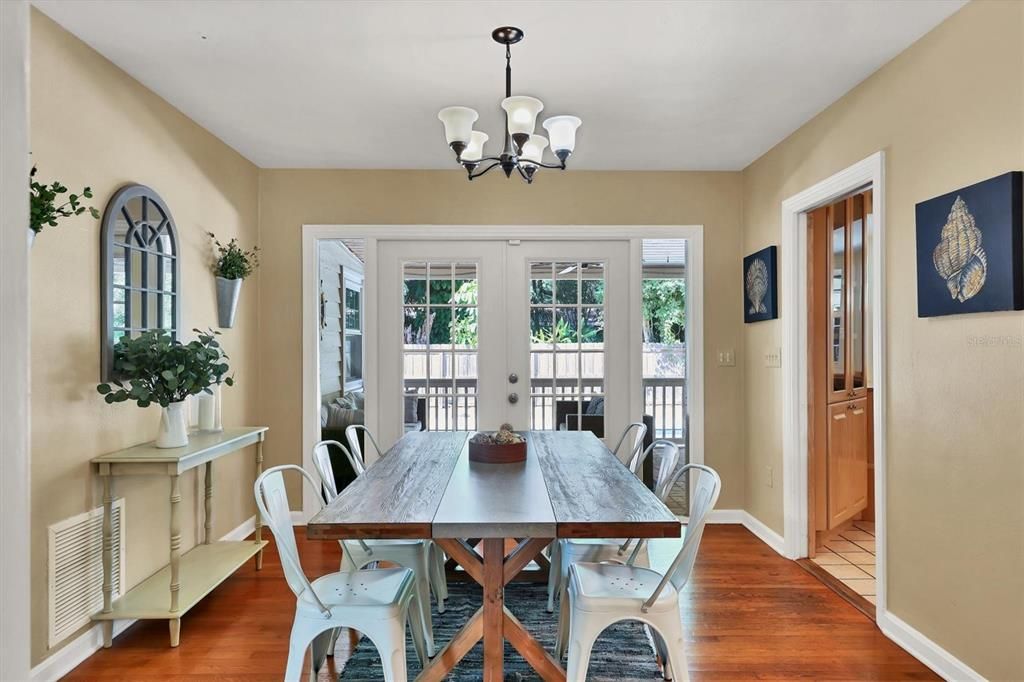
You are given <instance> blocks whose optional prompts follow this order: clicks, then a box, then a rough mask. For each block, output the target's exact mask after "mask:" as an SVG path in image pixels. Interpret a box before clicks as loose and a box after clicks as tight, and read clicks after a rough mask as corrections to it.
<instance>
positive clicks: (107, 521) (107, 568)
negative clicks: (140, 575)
mask: <svg viewBox="0 0 1024 682" xmlns="http://www.w3.org/2000/svg"><path fill="white" fill-rule="evenodd" d="M111 485H112V484H111V481H110V476H103V613H110V612H111V611H112V610H113V609H112V608H111V604H112V598H113V595H114V584H113V581H114V578H113V575H114V493H113V491H112V490H111ZM113 639H114V621H112V620H107V621H104V622H103V646H104V648H107V649H109V648H110V645H111V643H112V642H113Z"/></svg>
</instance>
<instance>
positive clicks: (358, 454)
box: [345, 424, 384, 475]
mask: <svg viewBox="0 0 1024 682" xmlns="http://www.w3.org/2000/svg"><path fill="white" fill-rule="evenodd" d="M360 431H362V432H363V437H364V438H367V439H369V441H370V443H371V444H372V445H373V448H374V449H375V450H376V451H377V457H383V456H384V451H383V450H381V449H380V445H378V444H377V440H376V439H375V438H374V437H373V433H371V432H370V429H368V428H366V427H365V426H363V425H362V424H352V425H351V426H348V427H346V428H345V440H347V441H348V447H349V448H350V449H351V450H352V456H354V457H355V460H356V464H355V465H354V466H357V467H359V468H358V469H357V470H356V474H357V475H358V474H361V473H363V472H364V471H366V456H365V455H364V454H363V448H362V446H360V445H359V432H360Z"/></svg>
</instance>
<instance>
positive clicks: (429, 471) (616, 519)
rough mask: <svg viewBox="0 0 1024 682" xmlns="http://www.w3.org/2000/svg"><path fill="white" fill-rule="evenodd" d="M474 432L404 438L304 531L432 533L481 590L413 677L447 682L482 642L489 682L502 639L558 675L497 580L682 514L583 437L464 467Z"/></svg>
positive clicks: (318, 534) (673, 523)
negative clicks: (573, 548)
mask: <svg viewBox="0 0 1024 682" xmlns="http://www.w3.org/2000/svg"><path fill="white" fill-rule="evenodd" d="M471 435H472V432H466V431H433V432H428V431H421V432H413V433H408V434H406V435H405V436H404V437H402V439H401V440H399V441H398V442H397V443H395V445H394V446H393V447H392V448H391V449H390V450H388V452H387V453H385V454H384V456H383V457H381V459H380V460H379V461H377V462H376V463H374V464H373V465H372V466H371V467H369V468H368V469H367V470H366V472H365V473H364V474H363V475H362V476H359V477H358V478H357V479H356V480H355V481H354V482H353V483H352V484H350V485H349V486H348V487H347V488H345V490H344V491H343V492H342V493H341V494H340V495H339V496H338V497H337V498H335V500H334V501H333V502H331V503H330V504H329V505H328V506H327V507H325V508H324V509H323V510H322V511H320V513H318V514H317V515H316V516H315V517H313V519H312V520H310V521H309V523H308V525H307V526H306V533H307V536H308V537H309V538H311V539H318V540H342V539H355V538H362V539H370V538H379V539H388V538H392V539H400V538H402V539H408V538H423V539H432V540H434V541H435V542H436V543H437V544H438V545H439V546H440V547H441V548H442V549H443V550H444V551H445V552H446V553H447V554H448V556H449V557H450V558H451V559H453V560H454V561H455V562H456V563H457V564H458V565H459V566H461V568H462V569H463V570H464V571H465V573H466V574H468V575H469V576H470V577H471V578H472V579H473V580H474V581H476V582H477V583H479V584H480V585H481V586H482V588H483V606H482V607H481V608H480V609H479V610H478V611H477V612H476V613H475V614H474V615H473V616H472V617H471V618H470V619H469V621H468V622H466V623H465V625H463V626H462V628H461V629H460V630H459V631H458V632H457V633H456V634H455V635H454V636H453V637H452V639H451V641H449V642H448V643H447V645H445V647H444V648H443V649H441V650H440V651H439V652H438V653H437V655H436V656H434V657H433V658H432V659H431V661H430V662H429V664H428V665H427V666H425V668H424V670H423V672H422V673H421V674H420V675H419V677H418V678H417V680H421V681H426V680H443V679H444V678H445V676H446V675H447V673H448V672H450V671H451V670H452V669H453V668H454V667H455V666H456V664H458V662H459V661H460V660H462V658H463V657H464V656H465V655H466V654H467V653H468V652H469V651H470V649H472V648H473V646H474V645H476V643H477V642H479V641H480V640H481V639H482V640H483V649H484V671H483V679H484V680H485V681H487V682H499V681H500V680H502V679H503V677H504V649H505V647H504V642H505V641H508V642H509V643H510V644H511V645H512V646H513V647H514V648H515V649H516V650H517V651H518V652H519V654H520V655H521V656H522V657H523V658H524V659H525V660H526V661H527V662H528V663H529V664H530V666H531V667H533V669H534V670H535V671H536V672H537V674H538V675H540V677H541V679H543V680H546V681H547V680H564V679H565V670H564V669H563V668H562V665H561V663H560V662H559V661H557V660H555V658H554V656H552V655H551V654H550V653H549V652H548V651H547V650H545V649H544V648H543V647H542V646H541V644H540V643H539V642H538V641H537V640H536V639H534V637H533V636H532V635H531V634H530V633H529V632H528V631H527V630H526V629H525V628H524V627H523V625H522V623H521V622H520V621H519V619H518V618H516V616H515V614H514V613H513V610H514V608H515V604H509V605H506V604H505V598H504V587H505V585H507V584H508V583H509V582H510V581H512V580H513V579H514V578H515V577H516V576H517V575H519V574H520V572H521V571H523V569H524V568H525V567H526V566H527V565H528V564H530V562H532V561H534V560H535V559H537V560H538V564H540V565H542V566H546V562H545V561H543V558H542V556H541V551H542V550H543V549H544V548H545V547H546V546H547V545H548V544H550V543H551V542H552V541H553V540H554V539H556V538H609V537H610V538H624V537H632V538H662V537H679V536H680V533H681V525H680V522H679V519H678V518H677V517H676V516H675V515H674V514H673V513H672V512H670V511H669V510H668V508H667V507H666V506H665V505H664V504H662V502H661V501H660V500H659V499H658V498H657V497H656V496H655V495H654V494H653V493H652V492H651V491H650V490H648V489H647V487H645V486H644V485H643V483H642V482H641V481H640V480H639V479H638V478H637V477H636V476H635V475H633V473H631V472H630V471H629V469H628V468H626V467H625V466H624V465H623V464H622V463H621V462H620V461H619V460H618V458H617V457H615V455H614V454H612V452H611V451H609V450H608V449H607V448H606V447H605V446H604V444H603V443H602V442H601V441H600V440H598V439H597V438H596V437H595V436H594V435H593V434H591V433H589V432H585V431H529V432H526V433H525V435H526V440H527V458H526V461H525V462H521V463H517V464H483V463H479V462H471V461H470V460H469V449H468V441H469V437H470V436H471ZM467 538H472V541H471V542H467V541H466V540H467ZM507 540H513V541H514V542H515V544H514V548H513V549H511V551H507V543H506V541H507ZM508 544H512V543H508ZM479 548H482V556H481V553H478V551H477V549H479ZM510 607H511V608H510ZM551 617H552V618H556V617H557V616H556V615H552V616H551Z"/></svg>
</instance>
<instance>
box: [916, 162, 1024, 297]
mask: <svg viewBox="0 0 1024 682" xmlns="http://www.w3.org/2000/svg"><path fill="white" fill-rule="evenodd" d="M1021 178H1022V173H1021V172H1020V171H1014V172H1010V173H1004V174H1003V175H1000V176H997V177H994V178H991V179H989V180H985V181H984V182H979V183H977V184H975V185H970V186H969V187H964V188H962V189H958V190H956V191H955V192H950V193H949V194H943V195H942V196H941V197H935V198H934V199H929V200H928V201H922V202H921V203H919V204H918V205H917V315H918V317H935V316H938V315H956V314H960V313H980V312H989V311H994V310H1022V309H1024V242H1022V231H1021V216H1022V211H1024V204H1022V201H1024V200H1022V196H1021Z"/></svg>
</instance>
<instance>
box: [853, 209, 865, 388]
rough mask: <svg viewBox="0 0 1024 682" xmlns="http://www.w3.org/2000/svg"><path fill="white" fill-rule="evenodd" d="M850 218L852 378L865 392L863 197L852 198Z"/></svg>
mask: <svg viewBox="0 0 1024 682" xmlns="http://www.w3.org/2000/svg"><path fill="white" fill-rule="evenodd" d="M851 203H852V205H853V209H852V215H851V216H850V284H849V287H850V365H851V366H850V374H851V379H852V381H853V386H852V388H864V385H865V384H864V380H865V377H864V195H863V194H858V195H857V196H855V197H853V201H852V202H851Z"/></svg>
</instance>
